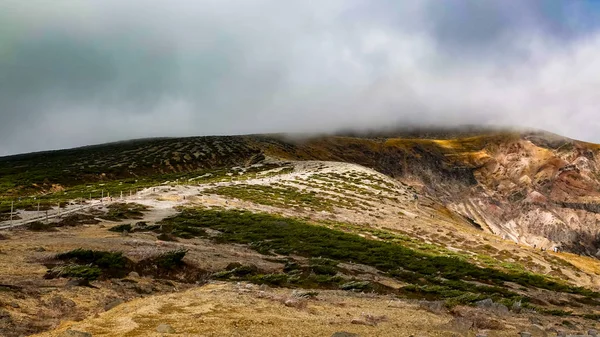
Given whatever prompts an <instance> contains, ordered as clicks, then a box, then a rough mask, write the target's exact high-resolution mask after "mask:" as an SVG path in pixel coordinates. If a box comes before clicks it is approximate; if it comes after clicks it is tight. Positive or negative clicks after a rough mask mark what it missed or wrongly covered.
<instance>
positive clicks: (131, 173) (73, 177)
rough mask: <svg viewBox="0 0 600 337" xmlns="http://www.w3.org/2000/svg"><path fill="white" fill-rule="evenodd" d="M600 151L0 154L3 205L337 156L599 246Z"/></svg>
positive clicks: (263, 143) (479, 144) (481, 211)
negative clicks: (104, 185)
mask: <svg viewBox="0 0 600 337" xmlns="http://www.w3.org/2000/svg"><path fill="white" fill-rule="evenodd" d="M599 151H600V147H599V146H597V145H595V144H590V143H585V142H580V141H575V140H571V139H566V138H563V137H559V136H556V135H552V134H549V133H544V132H529V131H528V132H515V131H493V130H491V131H490V130H484V131H477V130H469V131H468V132H459V131H453V130H442V131H439V130H438V131H436V130H429V131H427V130H423V131H420V132H419V133H415V132H412V133H411V132H394V131H389V132H386V133H379V134H378V133H370V134H365V135H352V136H343V135H338V136H320V137H312V138H299V137H296V138H291V137H286V136H281V135H257V136H231V137H192V138H177V139H149V140H138V141H130V142H122V143H113V144H107V145H99V146H92V147H86V148H79V149H73V150H64V151H54V152H46V153H34V154H27V155H18V156H11V157H4V158H0V190H1V191H2V194H3V195H4V196H5V198H4V200H5V201H4V204H5V208H6V203H7V202H8V198H6V197H7V196H8V197H10V198H14V196H16V195H23V194H27V195H31V194H34V193H39V192H50V191H53V190H56V189H57V188H63V187H69V186H73V185H78V184H85V183H89V182H102V181H110V180H112V179H124V178H138V177H143V176H150V175H160V174H166V173H172V172H190V171H194V170H198V169H215V168H227V167H232V166H238V165H241V166H244V165H248V164H251V163H254V162H260V161H261V160H264V158H265V156H266V157H271V158H281V159H286V160H323V161H340V162H348V163H356V164H360V165H363V166H366V167H369V168H372V169H375V170H377V171H379V172H381V173H383V174H386V175H388V176H390V177H392V178H394V179H397V180H400V181H403V182H406V183H409V184H410V185H412V186H414V187H415V188H417V189H418V193H419V194H422V195H423V196H428V197H431V198H434V199H435V200H437V201H439V202H441V203H443V204H444V205H446V206H447V207H448V208H450V209H451V210H452V211H454V212H456V213H458V214H460V215H462V216H464V217H466V218H468V221H470V222H471V223H472V224H473V225H474V226H476V227H480V228H481V229H482V230H484V231H489V232H492V233H495V234H497V235H500V236H502V237H504V238H508V239H511V240H514V241H518V242H521V243H526V244H529V245H532V246H533V245H535V246H536V247H543V248H545V249H553V248H554V247H557V248H559V249H562V250H566V251H572V252H577V253H584V254H588V255H596V254H597V253H598V249H599V248H600V238H599V237H598V234H599V231H600V224H598V219H599V217H598V213H599V212H600V204H599V203H598V201H599V198H600V181H599V177H600V175H599V173H600V172H599V171H598V168H599V165H600V163H599V162H598V161H599V160H600V159H598V158H599V156H598V154H599V153H598V152H599Z"/></svg>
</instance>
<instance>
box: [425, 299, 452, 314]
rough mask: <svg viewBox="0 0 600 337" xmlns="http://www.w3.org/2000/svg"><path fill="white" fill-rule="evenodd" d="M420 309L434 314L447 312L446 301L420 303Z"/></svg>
mask: <svg viewBox="0 0 600 337" xmlns="http://www.w3.org/2000/svg"><path fill="white" fill-rule="evenodd" d="M419 307H420V308H422V309H425V310H427V311H429V312H432V313H434V314H440V313H442V312H445V311H446V307H445V305H444V301H419Z"/></svg>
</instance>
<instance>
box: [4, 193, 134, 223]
mask: <svg viewBox="0 0 600 337" xmlns="http://www.w3.org/2000/svg"><path fill="white" fill-rule="evenodd" d="M137 192H139V189H136V194H137ZM132 195H133V194H132V191H131V190H129V197H131V196H132ZM107 197H110V193H107ZM122 199H123V191H121V200H122ZM103 201H104V190H102V192H101V197H100V203H102V202H103ZM91 202H92V194H91V193H90V204H91ZM14 208H15V202H14V200H13V201H11V202H10V225H11V226H12V224H13V213H14ZM37 211H38V213H39V211H40V202H39V201H38V205H37ZM58 217H59V218H60V201H59V202H58ZM46 222H48V211H47V210H46Z"/></svg>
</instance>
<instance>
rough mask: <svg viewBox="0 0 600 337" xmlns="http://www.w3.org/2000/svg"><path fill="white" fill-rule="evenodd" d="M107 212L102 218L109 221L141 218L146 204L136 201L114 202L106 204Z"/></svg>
mask: <svg viewBox="0 0 600 337" xmlns="http://www.w3.org/2000/svg"><path fill="white" fill-rule="evenodd" d="M107 208H108V212H107V213H106V215H103V216H102V218H103V219H106V220H110V221H121V220H125V219H141V218H143V216H144V212H145V211H147V210H148V207H147V206H144V205H140V204H136V203H114V204H110V205H108V206H107Z"/></svg>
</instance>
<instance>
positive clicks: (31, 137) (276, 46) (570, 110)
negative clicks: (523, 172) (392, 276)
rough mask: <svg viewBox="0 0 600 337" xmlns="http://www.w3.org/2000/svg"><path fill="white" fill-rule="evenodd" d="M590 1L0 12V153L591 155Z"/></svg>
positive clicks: (115, 6) (595, 65) (31, 5)
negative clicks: (544, 134) (506, 128)
mask: <svg viewBox="0 0 600 337" xmlns="http://www.w3.org/2000/svg"><path fill="white" fill-rule="evenodd" d="M599 19H600V7H598V5H595V4H594V3H593V2H592V1H589V2H586V1H552V0H547V1H542V0H531V1H520V0H514V1H513V0H507V1H492V0H480V1H468V0H464V1H458V0H448V1H436V0H418V1H417V0H415V1H395V0H323V1H300V0H298V1H296V0H286V1H278V0H235V1H234V0H202V1H191V0H186V1H184V0H172V1H142V0H130V1H116V0H107V1H97V2H82V1H74V0H65V1H59V2H37V1H35V2H33V1H19V0H5V1H3V2H2V3H1V4H0V25H1V26H0V155H5V154H11V153H17V152H28V151H35V150H43V149H51V148H63V147H73V146H79V145H86V144H92V143H98V142H105V141H114V140H120V139H131V138H140V137H152V136H189V135H209V134H239V133H259V132H325V131H334V130H339V129H346V128H360V127H365V128H376V127H378V126H388V125H390V124H397V125H401V126H406V125H433V126H440V125H441V126H452V125H463V124H484V125H515V126H527V127H535V128H540V129H547V130H549V131H552V132H556V133H559V134H563V135H566V136H570V137H574V138H578V139H584V140H589V141H596V142H600V136H599V131H600V122H599V121H598V120H597V118H596V116H598V113H597V109H598V107H599V106H600V95H598V94H597V91H598V88H599V86H600V58H599V57H598V55H600V31H599V30H598V28H599V26H598V23H599V22H600V20H599Z"/></svg>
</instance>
